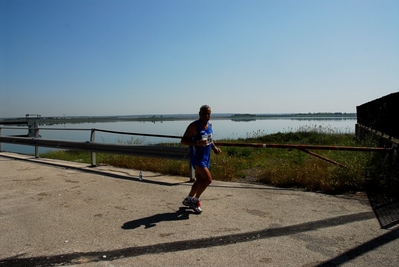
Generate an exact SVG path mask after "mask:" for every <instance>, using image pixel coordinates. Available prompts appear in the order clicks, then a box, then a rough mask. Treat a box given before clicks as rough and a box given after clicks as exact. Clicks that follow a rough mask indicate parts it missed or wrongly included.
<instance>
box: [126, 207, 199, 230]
mask: <svg viewBox="0 0 399 267" xmlns="http://www.w3.org/2000/svg"><path fill="white" fill-rule="evenodd" d="M187 209H188V208H185V207H180V208H179V210H178V211H176V212H169V213H161V214H156V215H153V216H149V217H146V218H141V219H137V220H133V221H129V222H125V223H124V224H123V225H122V227H121V228H122V229H124V230H131V229H136V228H139V227H140V226H142V225H144V226H145V229H148V228H151V227H154V226H156V225H157V223H159V222H165V221H180V220H188V219H189V214H190V213H191V214H195V213H194V212H192V211H189V210H187Z"/></svg>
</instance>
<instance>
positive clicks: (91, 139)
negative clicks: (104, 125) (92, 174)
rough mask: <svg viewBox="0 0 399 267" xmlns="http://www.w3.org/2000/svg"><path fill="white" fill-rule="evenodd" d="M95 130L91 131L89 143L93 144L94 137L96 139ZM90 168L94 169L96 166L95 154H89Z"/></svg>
mask: <svg viewBox="0 0 399 267" xmlns="http://www.w3.org/2000/svg"><path fill="white" fill-rule="evenodd" d="M95 132H96V129H91V134H90V142H94V140H95V137H96V134H95ZM91 166H92V167H95V166H97V164H96V152H91Z"/></svg>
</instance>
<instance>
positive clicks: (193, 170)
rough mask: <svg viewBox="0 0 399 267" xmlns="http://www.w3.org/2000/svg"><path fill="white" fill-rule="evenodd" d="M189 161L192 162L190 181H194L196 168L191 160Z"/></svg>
mask: <svg viewBox="0 0 399 267" xmlns="http://www.w3.org/2000/svg"><path fill="white" fill-rule="evenodd" d="M189 163H190V182H194V180H195V169H194V167H193V166H192V165H191V162H189Z"/></svg>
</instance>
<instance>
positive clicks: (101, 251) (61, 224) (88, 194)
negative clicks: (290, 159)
mask: <svg viewBox="0 0 399 267" xmlns="http://www.w3.org/2000/svg"><path fill="white" fill-rule="evenodd" d="M143 176H144V180H143V181H139V180H138V178H137V177H138V171H136V170H127V169H119V168H114V167H109V166H101V167H96V168H91V167H89V166H88V165H87V164H81V163H70V162H62V161H55V160H46V159H34V158H32V157H31V156H22V155H17V154H12V153H6V152H1V153H0V203H1V205H0V231H1V236H0V266H60V265H69V266H89V267H91V266H229V267H231V266H245V267H247V266H373V267H374V266H399V227H392V228H389V229H382V228H381V227H380V224H379V222H378V220H377V219H376V217H375V215H374V212H373V210H372V209H371V207H370V204H369V202H368V200H367V198H366V197H359V198H349V197H344V196H328V195H323V194H318V193H310V192H301V191H295V190H285V189H277V188H272V187H267V186H259V185H252V184H242V183H226V182H217V181H214V183H212V185H211V187H209V188H208V189H207V191H205V193H204V194H203V197H202V206H203V209H204V212H203V213H202V214H201V215H196V214H194V213H192V211H191V210H189V209H186V208H183V207H182V205H181V201H182V200H183V198H184V197H185V196H186V195H187V193H188V191H189V189H190V186H191V184H190V183H189V182H188V178H187V177H174V176H163V175H159V174H156V173H149V172H144V173H143Z"/></svg>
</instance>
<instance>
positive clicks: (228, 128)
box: [1, 118, 356, 155]
mask: <svg viewBox="0 0 399 267" xmlns="http://www.w3.org/2000/svg"><path fill="white" fill-rule="evenodd" d="M191 121H192V120H177V121H164V122H137V121H129V122H126V121H118V122H104V123H81V124H57V125H50V126H48V125H40V126H39V128H40V135H41V137H42V138H45V139H56V140H69V141H89V140H90V129H92V128H95V129H102V130H110V131H118V132H128V133H145V134H160V135H171V136H181V135H183V133H184V131H185V129H186V127H187V126H188V124H189V123H190V122H191ZM212 124H213V130H214V139H215V140H216V141H217V140H218V139H226V138H227V139H238V138H247V137H252V136H259V135H265V134H271V133H277V132H290V131H294V132H295V131H297V130H299V129H308V128H312V129H313V128H320V129H323V131H328V132H335V133H337V132H339V133H354V132H355V124H356V119H355V118H354V119H306V120H297V119H288V118H284V119H265V120H255V121H239V122H237V121H232V120H228V119H217V120H213V121H212ZM1 127H2V132H1V134H2V135H3V136H7V135H22V134H27V132H28V131H27V127H26V126H25V127H19V128H20V129H5V128H4V127H3V126H1ZM67 129H73V130H67ZM95 137H96V138H95V141H96V142H101V143H128V142H139V143H140V144H153V143H159V142H179V141H180V140H179V139H174V138H158V137H142V136H136V135H133V136H132V135H122V134H110V133H103V132H96V135H95ZM2 149H3V151H11V152H17V153H23V154H31V155H33V154H34V147H32V146H21V145H12V144H4V143H3V144H2ZM49 150H52V149H49V148H40V150H39V152H40V153H43V152H46V151H49Z"/></svg>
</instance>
